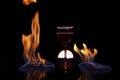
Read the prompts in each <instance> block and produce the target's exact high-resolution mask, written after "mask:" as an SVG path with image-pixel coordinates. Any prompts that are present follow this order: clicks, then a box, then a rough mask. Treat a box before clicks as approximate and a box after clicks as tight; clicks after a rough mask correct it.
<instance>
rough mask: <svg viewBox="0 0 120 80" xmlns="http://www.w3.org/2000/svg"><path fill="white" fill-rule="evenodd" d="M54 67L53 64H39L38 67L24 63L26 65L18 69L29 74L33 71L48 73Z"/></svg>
mask: <svg viewBox="0 0 120 80" xmlns="http://www.w3.org/2000/svg"><path fill="white" fill-rule="evenodd" d="M38 64H39V63H38ZM54 67H55V66H54V64H53V63H51V62H45V63H44V64H39V65H34V64H30V63H29V64H28V63H26V64H24V65H22V66H21V67H20V68H19V70H20V71H21V72H25V73H31V72H33V71H50V70H52V69H54Z"/></svg>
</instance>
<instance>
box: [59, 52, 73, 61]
mask: <svg viewBox="0 0 120 80" xmlns="http://www.w3.org/2000/svg"><path fill="white" fill-rule="evenodd" d="M65 53H66V54H65ZM58 58H67V59H70V58H73V53H72V52H71V51H70V50H66V51H65V50H62V51H61V52H60V53H59V54H58Z"/></svg>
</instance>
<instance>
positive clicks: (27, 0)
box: [23, 0, 37, 5]
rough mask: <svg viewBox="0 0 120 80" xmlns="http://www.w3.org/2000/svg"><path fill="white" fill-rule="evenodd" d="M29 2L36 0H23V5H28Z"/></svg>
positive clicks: (35, 0)
mask: <svg viewBox="0 0 120 80" xmlns="http://www.w3.org/2000/svg"><path fill="white" fill-rule="evenodd" d="M31 3H37V0H23V4H24V5H30V4H31Z"/></svg>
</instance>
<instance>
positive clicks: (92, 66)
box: [78, 62, 112, 72]
mask: <svg viewBox="0 0 120 80" xmlns="http://www.w3.org/2000/svg"><path fill="white" fill-rule="evenodd" d="M78 67H79V68H80V69H81V70H83V71H85V70H88V71H92V70H95V71H96V72H99V71H100V72H109V71H111V70H112V68H111V67H109V66H106V65H103V64H99V63H94V62H87V63H80V64H79V65H78Z"/></svg>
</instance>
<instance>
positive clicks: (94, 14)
mask: <svg viewBox="0 0 120 80" xmlns="http://www.w3.org/2000/svg"><path fill="white" fill-rule="evenodd" d="M6 5H7V6H6ZM4 6H5V7H6V8H5V17H4V18H5V19H3V20H4V26H5V27H4V28H3V30H2V31H1V32H2V34H3V35H2V37H3V38H2V41H3V42H4V43H3V42H1V44H2V50H3V51H4V55H2V58H1V59H2V64H3V65H4V66H1V67H2V68H3V69H2V68H1V70H3V72H4V73H7V74H10V73H11V72H13V73H14V74H13V75H18V74H19V71H18V68H19V67H20V66H21V65H23V64H24V59H23V45H22V34H26V35H27V34H30V33H31V21H32V18H33V17H34V14H35V12H36V11H39V15H40V17H39V21H40V29H41V30H40V44H39V46H38V48H37V51H38V52H40V53H41V56H42V57H43V58H45V59H46V60H48V61H51V62H53V63H57V61H58V60H57V54H58V52H59V50H60V48H61V47H60V45H59V43H58V41H57V38H56V27H57V26H74V33H75V34H74V37H73V40H72V42H71V44H70V48H71V49H72V48H73V44H74V43H77V45H78V47H79V48H82V43H83V42H84V43H86V45H87V46H88V47H89V48H91V49H93V48H97V49H98V54H97V56H96V57H95V62H98V63H101V64H105V65H108V66H111V67H112V63H113V52H114V46H113V44H114V40H113V39H114V36H115V35H114V31H113V29H114V26H113V22H112V16H111V15H112V11H111V8H112V5H110V4H109V2H99V1H97V2H87V1H86V2H82V1H80V2H78V1H73V0H72V1H64V0H57V1H53V0H52V1H51V0H38V3H37V4H34V3H32V4H30V5H29V6H26V5H24V4H22V1H21V0H14V1H12V2H11V1H10V3H9V2H7V3H6V4H5V3H4ZM2 17H3V16H2ZM74 55H75V58H77V59H78V58H79V56H78V55H76V53H75V52H74ZM79 59H80V58H79ZM79 62H80V60H78V62H77V61H76V64H77V63H79ZM64 76H65V75H64ZM108 76H109V75H108ZM12 77H14V78H15V77H16V76H11V78H12ZM19 77H20V76H19ZM16 79H17V78H16Z"/></svg>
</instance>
